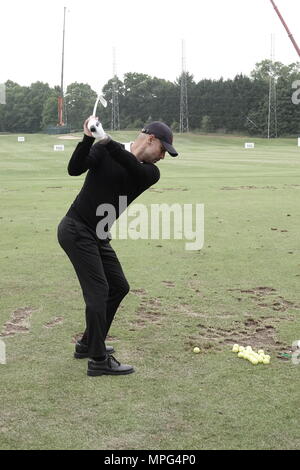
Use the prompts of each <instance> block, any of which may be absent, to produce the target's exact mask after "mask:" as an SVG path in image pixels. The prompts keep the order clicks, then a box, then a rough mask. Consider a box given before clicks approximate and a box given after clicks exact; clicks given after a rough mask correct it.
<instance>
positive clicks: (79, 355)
mask: <svg viewBox="0 0 300 470" xmlns="http://www.w3.org/2000/svg"><path fill="white" fill-rule="evenodd" d="M114 352H115V350H114V349H112V350H111V351H109V353H107V354H113V353H114ZM74 357H75V359H87V358H88V357H90V356H89V353H79V352H74Z"/></svg>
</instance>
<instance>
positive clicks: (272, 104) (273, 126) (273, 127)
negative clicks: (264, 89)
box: [268, 34, 278, 139]
mask: <svg viewBox="0 0 300 470" xmlns="http://www.w3.org/2000/svg"><path fill="white" fill-rule="evenodd" d="M274 57H275V38H274V35H273V34H272V35H271V65H270V72H269V75H270V78H269V112H268V139H270V138H274V137H275V138H276V137H278V131H277V91H276V80H277V77H276V76H275V70H274V67H273V64H274Z"/></svg>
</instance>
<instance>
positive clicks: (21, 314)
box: [1, 307, 37, 336]
mask: <svg viewBox="0 0 300 470" xmlns="http://www.w3.org/2000/svg"><path fill="white" fill-rule="evenodd" d="M36 310H37V309H35V308H33V307H20V308H17V310H14V312H12V314H11V317H10V319H9V320H8V321H7V322H6V323H5V324H4V326H3V329H2V331H1V336H13V335H15V334H18V333H27V332H28V331H29V328H30V318H31V315H32V312H34V311H36Z"/></svg>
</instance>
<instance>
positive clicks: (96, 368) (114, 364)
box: [87, 356, 134, 377]
mask: <svg viewBox="0 0 300 470" xmlns="http://www.w3.org/2000/svg"><path fill="white" fill-rule="evenodd" d="M132 372H134V368H133V367H132V366H128V365H127V364H120V362H119V361H117V359H115V358H114V356H107V357H106V359H104V361H94V360H93V359H91V360H89V362H88V370H87V375H90V376H92V377H97V376H99V375H126V374H132Z"/></svg>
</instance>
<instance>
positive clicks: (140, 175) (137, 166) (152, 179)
mask: <svg viewBox="0 0 300 470" xmlns="http://www.w3.org/2000/svg"><path fill="white" fill-rule="evenodd" d="M105 148H106V149H107V150H108V152H109V154H110V156H111V157H112V158H114V159H115V160H116V161H117V162H118V163H119V164H120V165H122V166H123V167H124V168H125V169H126V170H127V171H128V173H130V174H131V175H132V176H133V177H134V178H135V179H136V180H138V181H139V182H140V184H141V186H143V187H145V188H147V187H150V186H152V185H153V184H155V183H157V181H158V180H159V178H160V172H159V169H158V168H157V166H156V165H154V164H153V163H141V162H139V161H138V160H137V159H136V157H135V156H134V155H133V154H132V153H130V152H128V151H127V150H125V149H124V148H123V146H122V145H121V144H119V143H118V142H115V141H114V140H111V141H110V142H108V143H107V144H106V145H105Z"/></svg>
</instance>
